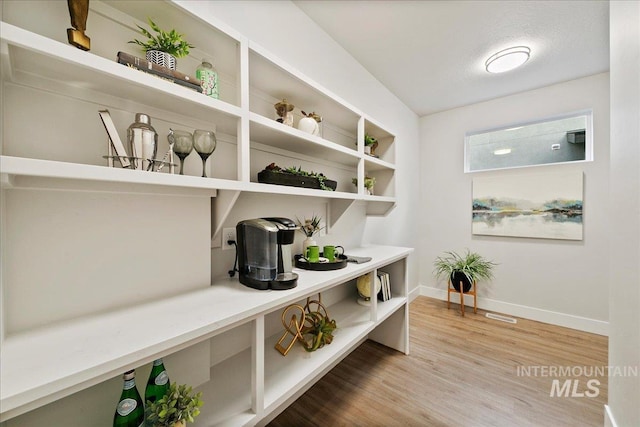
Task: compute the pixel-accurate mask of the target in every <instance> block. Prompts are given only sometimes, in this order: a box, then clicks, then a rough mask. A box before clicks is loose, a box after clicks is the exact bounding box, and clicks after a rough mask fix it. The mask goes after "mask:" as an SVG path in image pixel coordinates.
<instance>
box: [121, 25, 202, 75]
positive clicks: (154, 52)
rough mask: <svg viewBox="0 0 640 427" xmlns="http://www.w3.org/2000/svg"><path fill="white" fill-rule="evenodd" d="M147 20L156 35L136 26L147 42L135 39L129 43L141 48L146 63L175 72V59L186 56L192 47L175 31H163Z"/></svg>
mask: <svg viewBox="0 0 640 427" xmlns="http://www.w3.org/2000/svg"><path fill="white" fill-rule="evenodd" d="M147 19H148V20H149V25H150V26H151V29H152V30H153V31H154V32H156V35H153V34H151V32H149V31H148V30H147V29H146V28H144V27H141V26H140V25H137V27H138V28H139V29H140V32H141V33H142V35H144V36H146V37H147V38H148V40H147V41H140V40H138V39H135V40H131V41H130V42H129V43H134V44H137V45H139V46H141V47H142V50H144V52H145V54H146V58H147V61H149V62H153V63H155V64H158V65H161V66H163V67H167V68H170V69H172V70H175V69H176V65H177V64H176V58H182V57H183V56H187V55H188V54H189V49H190V48H193V47H194V46H192V45H191V44H189V43H188V42H187V41H185V40H183V39H182V34H179V33H178V32H176V30H171V31H169V32H166V31H163V30H161V29H160V28H159V27H158V26H157V25H156V23H155V22H153V21H152V20H151V18H147Z"/></svg>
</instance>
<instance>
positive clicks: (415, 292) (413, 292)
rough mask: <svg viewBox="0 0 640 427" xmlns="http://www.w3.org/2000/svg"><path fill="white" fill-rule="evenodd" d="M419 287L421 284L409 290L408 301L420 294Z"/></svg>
mask: <svg viewBox="0 0 640 427" xmlns="http://www.w3.org/2000/svg"><path fill="white" fill-rule="evenodd" d="M420 288H421V286H416V287H415V288H413V289H411V290H410V291H409V302H411V301H413V300H414V299H416V298H417V297H418V296H419V295H422V293H421V292H420Z"/></svg>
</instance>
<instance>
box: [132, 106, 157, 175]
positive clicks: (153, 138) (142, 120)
mask: <svg viewBox="0 0 640 427" xmlns="http://www.w3.org/2000/svg"><path fill="white" fill-rule="evenodd" d="M127 143H128V145H129V152H130V153H131V157H132V158H133V169H138V170H145V171H148V170H152V168H153V163H154V162H153V161H154V159H155V158H156V154H157V153H158V133H157V132H156V130H155V129H154V128H153V126H151V118H149V116H148V115H146V114H144V113H136V119H135V122H133V123H132V124H131V125H130V126H129V128H128V129H127Z"/></svg>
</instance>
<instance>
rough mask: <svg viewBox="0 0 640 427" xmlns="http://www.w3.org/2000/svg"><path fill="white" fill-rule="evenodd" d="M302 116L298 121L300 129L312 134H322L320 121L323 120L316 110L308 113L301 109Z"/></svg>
mask: <svg viewBox="0 0 640 427" xmlns="http://www.w3.org/2000/svg"><path fill="white" fill-rule="evenodd" d="M301 112H302V115H303V116H304V117H302V118H301V119H300V121H299V122H298V129H299V130H301V131H303V132H307V133H310V134H311V135H316V136H317V135H320V123H321V122H322V117H320V116H319V115H318V114H316V113H315V111H314V112H313V113H311V114H307V113H305V112H304V111H301Z"/></svg>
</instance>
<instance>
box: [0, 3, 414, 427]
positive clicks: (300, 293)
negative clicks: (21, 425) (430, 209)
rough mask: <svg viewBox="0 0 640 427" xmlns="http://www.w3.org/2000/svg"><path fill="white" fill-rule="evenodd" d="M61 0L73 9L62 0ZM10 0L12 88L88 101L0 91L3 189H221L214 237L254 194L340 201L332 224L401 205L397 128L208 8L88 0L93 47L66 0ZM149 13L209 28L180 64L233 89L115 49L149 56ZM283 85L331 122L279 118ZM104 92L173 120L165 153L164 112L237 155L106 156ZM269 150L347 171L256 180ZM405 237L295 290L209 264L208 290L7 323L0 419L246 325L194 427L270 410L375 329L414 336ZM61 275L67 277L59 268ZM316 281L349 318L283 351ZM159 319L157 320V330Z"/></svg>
mask: <svg viewBox="0 0 640 427" xmlns="http://www.w3.org/2000/svg"><path fill="white" fill-rule="evenodd" d="M62 3H64V8H60V7H59V6H60V4H62ZM2 7H3V10H2V12H3V13H2V19H3V21H2V22H1V23H0V25H1V31H0V43H1V44H0V54H1V58H0V59H1V61H0V62H1V66H2V85H3V92H4V90H5V89H7V88H19V90H20V91H24V92H33V93H35V94H37V93H46V94H48V95H51V96H54V97H55V96H57V95H58V94H60V95H64V97H67V98H70V99H73V100H74V102H76V103H79V104H83V103H86V104H87V105H90V106H91V107H90V108H87V109H86V110H87V111H81V112H79V113H78V114H74V115H70V114H66V113H65V111H64V109H62V108H61V109H60V111H58V110H56V109H52V110H50V111H47V112H46V114H42V113H41V115H40V116H37V115H35V113H34V117H33V118H32V120H31V121H28V120H14V117H13V115H12V114H14V111H23V112H24V111H30V109H31V108H33V109H34V111H37V102H36V101H34V99H37V95H34V97H33V98H30V97H27V98H25V99H24V101H22V100H21V102H25V103H29V102H31V104H25V105H20V106H17V107H16V106H14V105H11V104H10V101H9V100H8V97H9V95H3V99H2V120H3V128H4V129H3V132H2V144H1V146H2V151H1V155H0V174H1V185H2V194H3V200H4V199H5V195H6V194H8V193H9V192H12V191H15V190H31V189H34V190H37V191H47V192H48V191H51V192H56V191H82V192H89V193H116V194H128V193H132V194H139V195H160V196H187V197H197V198H206V199H211V237H212V238H216V236H218V235H219V233H220V232H221V227H222V225H223V224H224V222H225V220H226V219H227V217H228V215H229V213H230V212H231V211H232V209H233V206H234V203H235V202H236V200H237V199H238V196H239V195H240V194H242V193H264V194H276V195H281V196H284V197H287V196H290V197H300V196H303V197H310V198H314V199H319V200H325V201H327V202H328V203H329V205H330V207H331V209H330V210H329V212H330V217H329V218H328V221H329V225H330V226H331V225H333V224H335V223H336V222H337V221H338V220H339V219H340V216H341V215H342V214H343V213H344V212H346V210H347V209H348V208H349V207H350V206H351V205H352V204H353V203H355V202H360V203H363V204H366V213H367V214H368V215H386V214H387V213H388V212H389V211H390V210H391V209H392V208H393V207H394V206H395V204H396V199H395V168H396V167H395V159H396V155H395V137H394V134H393V132H391V131H389V130H387V127H386V126H383V125H381V124H379V123H378V122H376V121H375V120H374V119H372V118H370V117H368V116H367V115H366V114H365V113H363V112H361V111H359V110H358V109H356V108H354V107H352V106H350V105H349V104H348V103H347V102H345V101H343V100H342V99H341V98H340V97H339V96H337V95H334V94H332V93H331V92H329V91H327V90H326V89H324V88H322V87H321V86H319V85H318V84H316V83H315V82H313V81H312V80H311V79H309V78H307V77H306V76H304V75H302V74H301V73H299V72H298V71H296V70H294V69H292V68H291V67H289V66H288V65H287V64H286V63H284V62H283V61H281V60H280V59H278V58H277V57H275V56H273V55H272V54H270V53H269V52H268V51H266V50H265V49H263V48H262V47H261V46H259V45H257V44H255V43H253V42H252V41H250V40H247V39H246V38H244V37H243V36H242V35H240V34H237V33H235V32H234V31H233V30H231V29H228V28H226V27H225V25H224V24H223V23H218V22H205V21H203V20H202V19H200V18H199V17H197V16H195V15H194V14H192V13H191V12H190V11H189V10H187V9H184V8H183V7H181V6H178V5H176V4H174V3H172V2H165V1H153V2H149V1H127V2H122V1H104V2H101V1H98V0H92V1H91V4H90V16H89V22H90V28H91V30H90V31H89V32H90V33H91V37H92V48H91V51H89V52H84V51H81V50H78V49H76V48H75V47H72V46H70V45H69V44H67V43H66V40H65V37H66V34H65V28H66V27H67V26H68V19H69V18H68V12H67V10H66V2H48V1H42V2H39V3H38V2H35V3H34V2H20V1H5V2H3V4H2ZM36 9H38V10H36ZM151 11H152V12H153V13H151ZM150 15H153V16H154V20H155V21H156V22H158V23H159V24H160V26H161V27H174V28H179V29H188V33H189V37H190V38H191V39H197V40H200V41H201V42H200V43H199V44H198V47H197V48H196V49H195V50H194V52H193V54H192V55H191V56H190V57H189V58H187V59H181V60H179V61H181V62H179V67H178V68H179V70H180V69H181V67H182V69H184V70H187V71H185V72H192V71H193V70H194V69H195V67H196V66H197V64H198V63H199V60H198V59H197V58H201V57H203V56H213V57H214V58H215V59H216V63H215V65H216V68H217V70H218V71H219V74H220V80H221V84H220V86H221V99H219V100H217V99H211V98H208V97H206V96H204V95H201V94H199V93H197V92H195V91H192V90H190V89H187V88H184V87H182V86H179V85H176V84H174V83H171V82H168V81H165V80H161V79H159V78H156V77H154V76H152V75H149V74H145V73H143V72H140V71H138V70H135V69H131V68H127V67H125V66H122V65H120V64H118V63H117V62H116V61H115V58H116V53H117V51H118V50H123V51H127V52H129V53H132V54H136V55H140V54H139V53H138V52H136V51H135V50H134V46H132V45H130V44H127V41H128V40H131V39H133V38H136V37H137V36H138V35H137V33H136V27H135V24H140V25H144V24H145V21H146V17H147V16H150ZM183 32H187V31H186V30H183ZM180 64H181V65H180ZM188 70H191V71H188ZM283 98H286V99H287V100H288V101H289V102H291V103H293V104H294V105H296V110H295V113H296V114H297V119H296V122H297V120H298V119H299V118H300V113H299V112H300V110H304V111H306V112H311V111H315V112H317V113H319V114H321V115H322V117H323V122H322V133H321V135H320V136H312V135H310V134H307V133H304V132H302V131H299V130H298V129H296V128H291V127H287V126H284V125H282V124H280V123H278V122H276V121H275V109H274V108H273V104H274V103H276V102H278V101H279V100H281V99H283ZM11 99H13V98H11ZM98 106H100V107H101V108H110V109H113V110H114V111H116V113H115V114H114V121H115V123H116V127H117V128H118V131H119V133H120V135H121V137H123V136H124V135H125V134H126V127H127V126H128V124H129V123H130V122H131V120H129V119H126V120H125V118H123V117H120V116H118V114H117V111H126V112H130V113H131V114H133V112H136V111H145V112H147V113H148V114H149V115H150V116H151V118H152V123H153V124H154V126H155V127H156V130H157V131H158V133H159V134H160V135H161V138H160V148H159V153H164V151H166V149H167V147H168V145H167V142H166V138H165V137H166V134H167V133H168V129H169V127H173V128H175V127H176V126H178V127H179V128H185V129H189V130H193V129H195V128H203V127H204V126H209V127H213V126H215V129H216V133H217V135H218V140H219V141H220V142H222V143H223V144H225V147H227V148H226V151H225V152H224V154H225V156H226V157H225V158H224V159H220V158H216V157H217V156H218V157H222V154H221V153H220V151H216V153H214V156H212V159H211V160H210V163H209V164H210V169H209V170H208V176H209V177H210V178H201V177H200V176H199V174H200V173H199V169H198V166H197V165H198V164H199V160H198V161H197V162H195V161H194V162H195V163H194V164H195V165H196V166H194V167H192V169H191V170H190V169H189V168H187V175H184V176H180V175H172V174H168V173H154V172H144V171H135V170H128V169H121V168H109V167H107V166H106V161H105V160H104V159H103V157H102V156H104V155H106V154H107V153H106V147H107V144H106V140H107V139H106V134H105V133H104V130H103V129H102V125H101V123H100V121H99V118H98V115H97V110H98ZM14 107H16V108H14ZM16 114H17V113H16ZM365 133H368V134H371V135H373V136H375V137H376V138H377V139H378V141H379V146H378V148H377V151H376V154H377V155H378V157H372V156H369V155H367V154H365V153H364V134H365ZM31 141H36V142H35V143H31ZM223 149H224V148H221V149H220V150H223ZM193 156H196V155H195V154H193ZM269 156H276V157H277V156H281V157H280V158H282V156H284V157H286V158H288V159H298V160H299V161H300V162H301V163H305V164H311V165H314V168H315V170H317V171H323V168H326V169H327V172H326V173H325V175H327V176H328V177H329V178H330V179H332V178H333V176H332V174H335V175H337V177H338V179H336V180H337V181H338V182H339V185H338V189H337V191H335V192H329V191H322V190H312V189H303V188H295V187H285V186H276V185H269V184H262V183H258V182H257V178H256V175H257V172H259V171H260V170H261V169H262V168H264V166H266V164H268V163H269V162H266V163H264V164H262V163H259V162H261V161H263V159H268V158H269ZM196 157H197V156H196ZM281 166H285V167H286V166H290V165H281ZM365 176H374V177H376V187H375V191H374V194H375V195H369V194H366V192H365V189H364V187H363V186H362V184H361V185H359V186H358V187H356V186H354V185H353V184H352V183H351V178H352V177H357V178H358V182H360V183H362V182H363V181H364V179H363V178H364V177H365ZM12 200H13V199H12ZM12 203H18V202H14V201H12ZM3 209H4V208H3ZM10 226H11V224H5V222H4V220H3V223H2V227H3V235H4V227H10ZM218 239H219V238H218ZM8 245H9V244H8V243H6V242H4V241H3V247H2V249H3V251H7V250H11V249H12V248H11V247H10V246H8ZM123 245H126V241H125V242H123ZM410 252H411V249H407V248H394V247H370V248H366V249H365V248H350V250H349V253H350V254H352V255H363V256H371V257H372V258H373V259H372V261H371V262H369V263H365V264H349V265H348V266H347V268H345V269H342V270H337V271H331V272H309V271H298V273H299V274H300V279H299V284H298V286H297V287H296V288H295V289H293V290H290V291H284V292H260V291H255V290H252V289H249V288H246V287H244V286H242V285H240V284H239V283H238V281H237V279H213V283H212V286H211V287H208V288H205V289H199V290H195V291H189V292H181V293H178V294H177V295H173V296H170V297H166V298H161V299H158V300H155V301H151V302H146V303H144V304H137V305H133V306H128V307H123V308H122V309H113V310H109V311H106V312H98V313H95V314H91V315H86V316H82V317H80V318H76V319H72V320H69V321H63V322H53V323H52V324H48V325H44V326H39V327H35V328H29V329H26V330H20V331H18V332H14V331H12V330H10V329H8V328H7V327H6V326H5V323H6V322H3V326H2V328H1V329H2V346H1V354H0V355H1V359H2V360H1V363H2V365H1V367H0V375H1V376H0V378H1V379H0V411H1V412H0V421H3V420H11V419H13V418H14V417H16V416H19V415H21V414H25V413H28V412H29V411H32V410H34V409H36V408H39V407H41V406H43V405H46V404H48V403H50V402H54V401H57V400H59V399H62V398H65V397H66V396H69V395H71V394H73V393H75V392H78V391H80V390H83V389H86V388H87V387H91V386H94V385H96V384H100V383H101V382H103V381H106V380H108V379H112V378H115V377H118V376H119V375H120V374H121V373H122V372H123V371H124V370H126V369H130V368H135V367H138V366H141V365H143V364H148V363H149V362H151V361H152V360H154V359H155V358H157V357H165V356H167V355H168V354H171V353H173V352H176V351H180V350H182V349H185V348H189V347H190V346H192V345H194V344H196V343H201V342H203V341H205V340H209V339H213V338H215V337H216V336H219V335H222V334H228V333H234V332H235V331H239V330H240V329H237V328H244V329H242V330H250V331H251V334H250V335H251V338H250V339H249V340H247V342H246V345H241V346H239V348H238V350H237V351H234V352H233V354H231V355H228V357H224V358H221V359H220V360H217V361H216V362H215V363H213V365H212V367H211V372H210V376H211V378H212V380H211V381H209V382H206V383H205V384H203V385H201V386H200V387H199V388H200V389H201V390H202V391H203V393H204V395H205V397H204V399H205V401H207V402H208V405H207V406H206V407H205V409H204V411H203V414H202V415H201V417H200V418H199V419H198V425H255V424H260V423H264V422H266V421H267V420H268V419H270V416H272V414H275V413H277V411H278V410H280V409H282V407H284V405H287V404H288V403H290V402H291V401H292V400H293V399H295V398H296V396H298V395H299V394H300V393H301V392H303V391H304V390H305V389H306V387H308V385H309V383H310V381H313V380H314V379H316V378H318V377H319V376H320V375H321V374H323V373H325V372H326V371H327V370H328V369H330V368H331V367H333V366H334V365H335V364H337V363H338V362H339V361H340V360H341V359H342V358H343V357H345V356H346V355H347V354H348V353H349V352H350V351H351V350H352V349H353V348H355V347H356V346H357V345H359V344H360V343H361V342H362V341H363V340H365V339H366V338H367V337H369V338H372V339H375V340H377V341H379V342H382V343H383V344H386V345H389V346H391V347H393V348H396V349H398V350H400V351H403V352H408V327H407V321H408V320H407V319H408V302H407V274H406V272H407V266H406V263H407V257H408V255H409V254H410ZM69 268H73V266H72V265H71V266H69ZM378 269H381V270H384V271H387V272H389V273H390V274H391V277H392V279H391V280H392V290H393V293H394V298H393V299H391V300H390V301H386V302H384V303H382V302H378V303H376V301H375V300H374V301H373V304H372V305H371V307H363V306H360V305H358V304H357V303H356V295H355V291H354V288H355V287H354V283H353V282H354V280H355V279H356V278H357V277H358V276H360V275H362V274H364V273H367V272H376V271H377V270H378ZM3 270H4V266H3ZM3 280H4V278H3ZM59 285H60V287H61V292H64V284H59ZM6 287H7V286H6V284H5V283H4V282H3V289H6ZM318 293H322V295H323V298H324V301H325V302H327V303H328V304H329V313H330V314H331V315H332V317H334V318H335V319H336V320H337V323H338V326H339V329H338V331H337V332H336V337H335V340H334V342H333V343H332V344H331V345H330V346H327V347H325V348H323V349H321V350H320V351H317V352H315V353H312V354H308V353H305V352H304V351H295V350H294V351H292V352H291V353H290V354H289V355H288V356H287V357H283V356H281V355H280V354H279V353H278V352H276V351H275V350H273V345H274V343H275V341H276V340H277V338H278V336H279V334H280V333H281V328H280V329H279V325H278V321H279V318H278V316H279V313H280V312H281V310H282V309H283V308H284V307H285V306H286V305H288V304H291V303H294V302H299V301H302V300H304V299H305V298H307V297H309V296H314V295H316V294H318ZM1 302H2V305H3V307H7V306H9V305H11V304H12V300H11V293H10V292H6V291H5V290H3V292H2V301H1ZM176 306H179V307H188V309H186V310H184V311H183V313H182V314H181V318H180V321H175V319H173V318H169V317H163V316H162V314H163V313H166V312H167V311H171V310H172V307H176ZM5 313H6V310H3V316H5ZM274 319H275V320H274ZM151 322H153V325H151ZM247 328H248V329H247ZM150 329H153V330H154V331H155V332H154V333H153V334H149V333H148V331H149V330H150ZM276 331H277V332H276ZM141 337H142V338H141ZM123 343H124V344H123ZM52 366H54V368H52ZM247 367H248V368H247ZM214 379H215V380H214Z"/></svg>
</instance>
